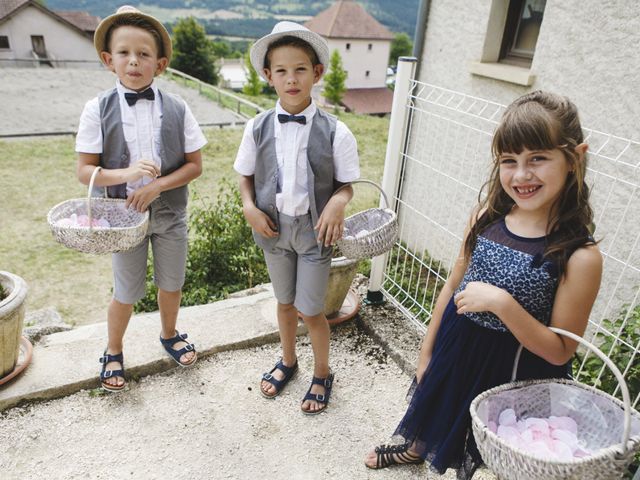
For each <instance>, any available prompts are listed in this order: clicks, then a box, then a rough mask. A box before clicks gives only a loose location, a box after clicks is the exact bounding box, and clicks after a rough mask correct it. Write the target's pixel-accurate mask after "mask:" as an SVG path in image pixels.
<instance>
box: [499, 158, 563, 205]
mask: <svg viewBox="0 0 640 480" xmlns="http://www.w3.org/2000/svg"><path fill="white" fill-rule="evenodd" d="M498 161H499V162H500V183H501V185H502V188H503V189H504V191H505V192H506V193H507V195H509V196H510V197H511V198H512V199H513V201H514V202H515V203H516V205H517V206H518V207H520V208H523V209H525V210H532V211H540V213H546V212H548V210H549V209H551V207H552V205H553V203H554V202H555V201H556V199H557V198H558V196H559V195H560V193H561V192H562V189H563V188H564V185H565V182H566V179H567V175H569V172H570V170H571V169H570V166H569V162H568V161H567V159H566V158H565V155H564V153H563V152H562V151H561V150H560V149H558V148H556V149H553V150H541V151H531V150H528V149H524V150H522V152H520V153H518V154H516V153H511V152H505V153H503V154H502V155H500V158H499V159H498Z"/></svg>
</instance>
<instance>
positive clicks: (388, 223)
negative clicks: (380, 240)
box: [338, 207, 398, 242]
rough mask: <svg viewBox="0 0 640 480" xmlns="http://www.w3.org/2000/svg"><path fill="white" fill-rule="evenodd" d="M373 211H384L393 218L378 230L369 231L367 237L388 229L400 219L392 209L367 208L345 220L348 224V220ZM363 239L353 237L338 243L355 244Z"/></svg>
mask: <svg viewBox="0 0 640 480" xmlns="http://www.w3.org/2000/svg"><path fill="white" fill-rule="evenodd" d="M372 210H382V211H384V212H389V213H390V214H391V218H389V220H387V221H386V222H385V223H383V224H382V225H379V226H377V227H376V228H374V229H373V230H369V233H367V235H366V236H368V235H371V234H374V233H378V232H379V231H380V230H382V229H384V228H387V227H388V226H389V225H391V224H393V222H394V221H396V220H397V218H398V214H397V213H396V212H394V211H393V210H391V209H390V208H379V207H378V208H367V209H366V210H362V211H361V212H357V213H354V214H353V215H349V216H348V217H347V218H345V219H344V221H345V223H346V222H347V220H349V219H351V218H355V217H357V216H358V215H362V214H363V213H367V212H370V211H372ZM361 238H362V237H355V236H354V237H353V238H349V239H347V237H342V238H340V239H339V240H338V241H346V242H353V241H355V240H360V239H361Z"/></svg>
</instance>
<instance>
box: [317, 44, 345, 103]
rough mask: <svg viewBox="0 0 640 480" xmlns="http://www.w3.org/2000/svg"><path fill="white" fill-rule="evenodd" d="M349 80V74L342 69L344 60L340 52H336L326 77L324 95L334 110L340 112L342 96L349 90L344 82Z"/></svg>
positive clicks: (333, 54)
mask: <svg viewBox="0 0 640 480" xmlns="http://www.w3.org/2000/svg"><path fill="white" fill-rule="evenodd" d="M346 79H347V72H345V71H344V68H342V58H341V57H340V53H339V52H338V50H334V51H333V53H332V54H331V60H330V61H329V72H328V73H327V74H326V75H325V76H324V89H323V91H322V95H323V96H324V98H326V99H327V100H328V101H329V102H331V103H333V105H334V109H335V110H336V111H337V110H338V105H339V104H340V101H341V100H342V95H344V92H345V91H346V90H347V87H346V86H345V84H344V81H345V80H346Z"/></svg>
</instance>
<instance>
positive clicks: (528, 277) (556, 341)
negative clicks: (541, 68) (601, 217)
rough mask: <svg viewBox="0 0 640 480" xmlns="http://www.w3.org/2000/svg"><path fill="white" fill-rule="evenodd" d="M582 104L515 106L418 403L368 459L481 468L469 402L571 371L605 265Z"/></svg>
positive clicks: (497, 141)
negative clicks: (595, 234) (513, 383)
mask: <svg viewBox="0 0 640 480" xmlns="http://www.w3.org/2000/svg"><path fill="white" fill-rule="evenodd" d="M587 148H588V146H587V145H586V144H585V143H584V139H583V134H582V129H581V127H580V121H579V119H578V112H577V110H576V107H575V105H574V104H573V103H571V102H570V101H569V100H568V99H567V98H565V97H561V96H558V95H554V94H550V93H545V92H540V91H538V92H533V93H529V94H526V95H524V96H522V97H520V98H518V99H517V100H515V101H514V102H513V103H512V104H511V105H510V106H509V107H508V108H507V109H506V111H505V113H504V116H503V118H502V121H501V123H500V125H499V126H498V128H497V130H496V132H495V134H494V138H493V144H492V153H493V157H494V159H495V163H494V166H493V171H492V173H491V177H490V179H489V181H488V182H487V184H486V185H485V187H484V188H483V191H485V190H486V192H487V194H486V196H484V197H483V198H482V200H481V201H480V203H479V205H478V207H477V209H476V211H475V212H474V213H473V215H472V216H471V219H470V221H469V225H468V227H467V231H466V232H465V235H464V242H463V245H462V247H461V250H460V255H459V257H458V260H457V261H456V263H455V264H454V266H453V269H452V271H451V274H450V275H449V278H448V280H447V282H446V283H445V285H444V286H443V288H442V291H441V292H440V295H439V297H438V300H437V302H436V304H435V307H434V309H433V315H432V318H431V322H430V324H429V328H428V330H427V333H426V335H425V337H424V339H423V342H422V347H421V350H420V356H419V359H418V365H417V369H416V377H415V379H414V383H413V385H412V388H411V390H410V401H409V407H408V409H407V412H406V413H405V415H404V417H403V418H402V420H401V421H400V424H399V425H398V427H397V428H396V430H395V432H394V438H393V440H394V442H393V444H388V445H380V446H378V447H376V448H375V449H374V450H372V451H371V452H369V453H368V454H367V456H366V458H365V464H366V465H367V467H370V468H385V467H388V466H391V465H396V464H418V463H422V462H424V461H425V460H427V461H429V462H430V463H431V467H432V469H433V470H435V471H437V472H439V473H444V471H445V470H446V469H447V468H455V469H457V470H458V472H457V473H458V478H462V479H469V478H471V477H472V476H473V473H474V471H475V470H476V468H477V467H478V466H479V465H480V464H481V463H482V459H481V457H480V454H479V452H478V449H477V446H476V444H475V441H474V438H473V434H472V431H471V417H470V414H469V406H470V404H471V401H472V400H473V399H474V398H475V397H476V396H477V395H479V394H480V393H482V392H483V391H485V390H488V389H490V388H492V387H495V386H497V385H500V384H503V383H507V382H509V381H510V378H511V370H512V368H513V362H514V358H515V354H516V350H517V349H518V346H519V345H520V344H522V345H523V346H524V349H523V353H522V356H521V359H520V363H519V368H518V373H517V378H518V379H519V380H524V379H533V378H557V377H567V376H568V375H569V374H570V359H571V357H572V355H573V354H574V352H575V350H576V347H577V343H576V342H574V341H573V340H570V339H568V338H566V337H562V336H560V335H558V334H556V333H554V332H553V331H552V330H550V329H549V328H548V327H549V326H553V327H559V328H562V329H564V330H569V331H570V332H573V333H575V334H577V335H583V334H584V331H585V328H586V326H587V320H588V318H589V314H590V312H591V307H592V306H593V302H594V301H595V298H596V294H597V292H598V288H599V286H600V278H601V274H602V257H601V255H600V251H599V249H598V247H597V245H596V242H595V241H594V240H593V238H592V236H591V233H590V227H591V225H592V216H593V213H592V210H591V207H590V205H589V190H588V188H587V185H586V184H585V181H584V177H585V172H586V152H587Z"/></svg>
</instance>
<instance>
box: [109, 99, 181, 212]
mask: <svg viewBox="0 0 640 480" xmlns="http://www.w3.org/2000/svg"><path fill="white" fill-rule="evenodd" d="M158 96H159V97H160V98H161V99H162V125H161V127H160V138H161V143H160V158H161V159H162V169H161V171H162V175H163V176H164V175H169V174H170V173H171V172H173V171H174V170H177V169H178V168H180V167H181V166H182V165H184V163H185V160H184V112H185V106H184V102H183V101H182V100H181V99H180V98H178V97H174V96H173V95H171V94H166V93H162V92H160V90H158ZM98 101H99V104H100V122H101V127H102V154H101V155H100V166H102V167H103V168H110V169H112V168H127V167H128V166H129V162H130V156H129V149H128V148H127V142H126V141H125V138H124V131H123V129H122V117H121V115H120V101H119V99H118V91H117V89H115V88H113V89H111V90H107V91H105V92H102V93H101V94H100V95H99V96H98ZM99 192H100V193H101V194H102V195H104V191H103V190H102V189H99ZM107 194H108V195H109V197H112V198H127V185H126V183H122V184H120V185H113V186H111V187H107ZM160 196H161V197H162V199H163V200H164V201H165V202H166V203H167V205H169V206H170V207H171V208H172V209H173V210H185V208H186V207H187V200H188V198H189V190H188V188H187V186H186V185H183V186H182V187H178V188H174V189H172V190H167V191H165V192H162V193H161V194H160Z"/></svg>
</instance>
